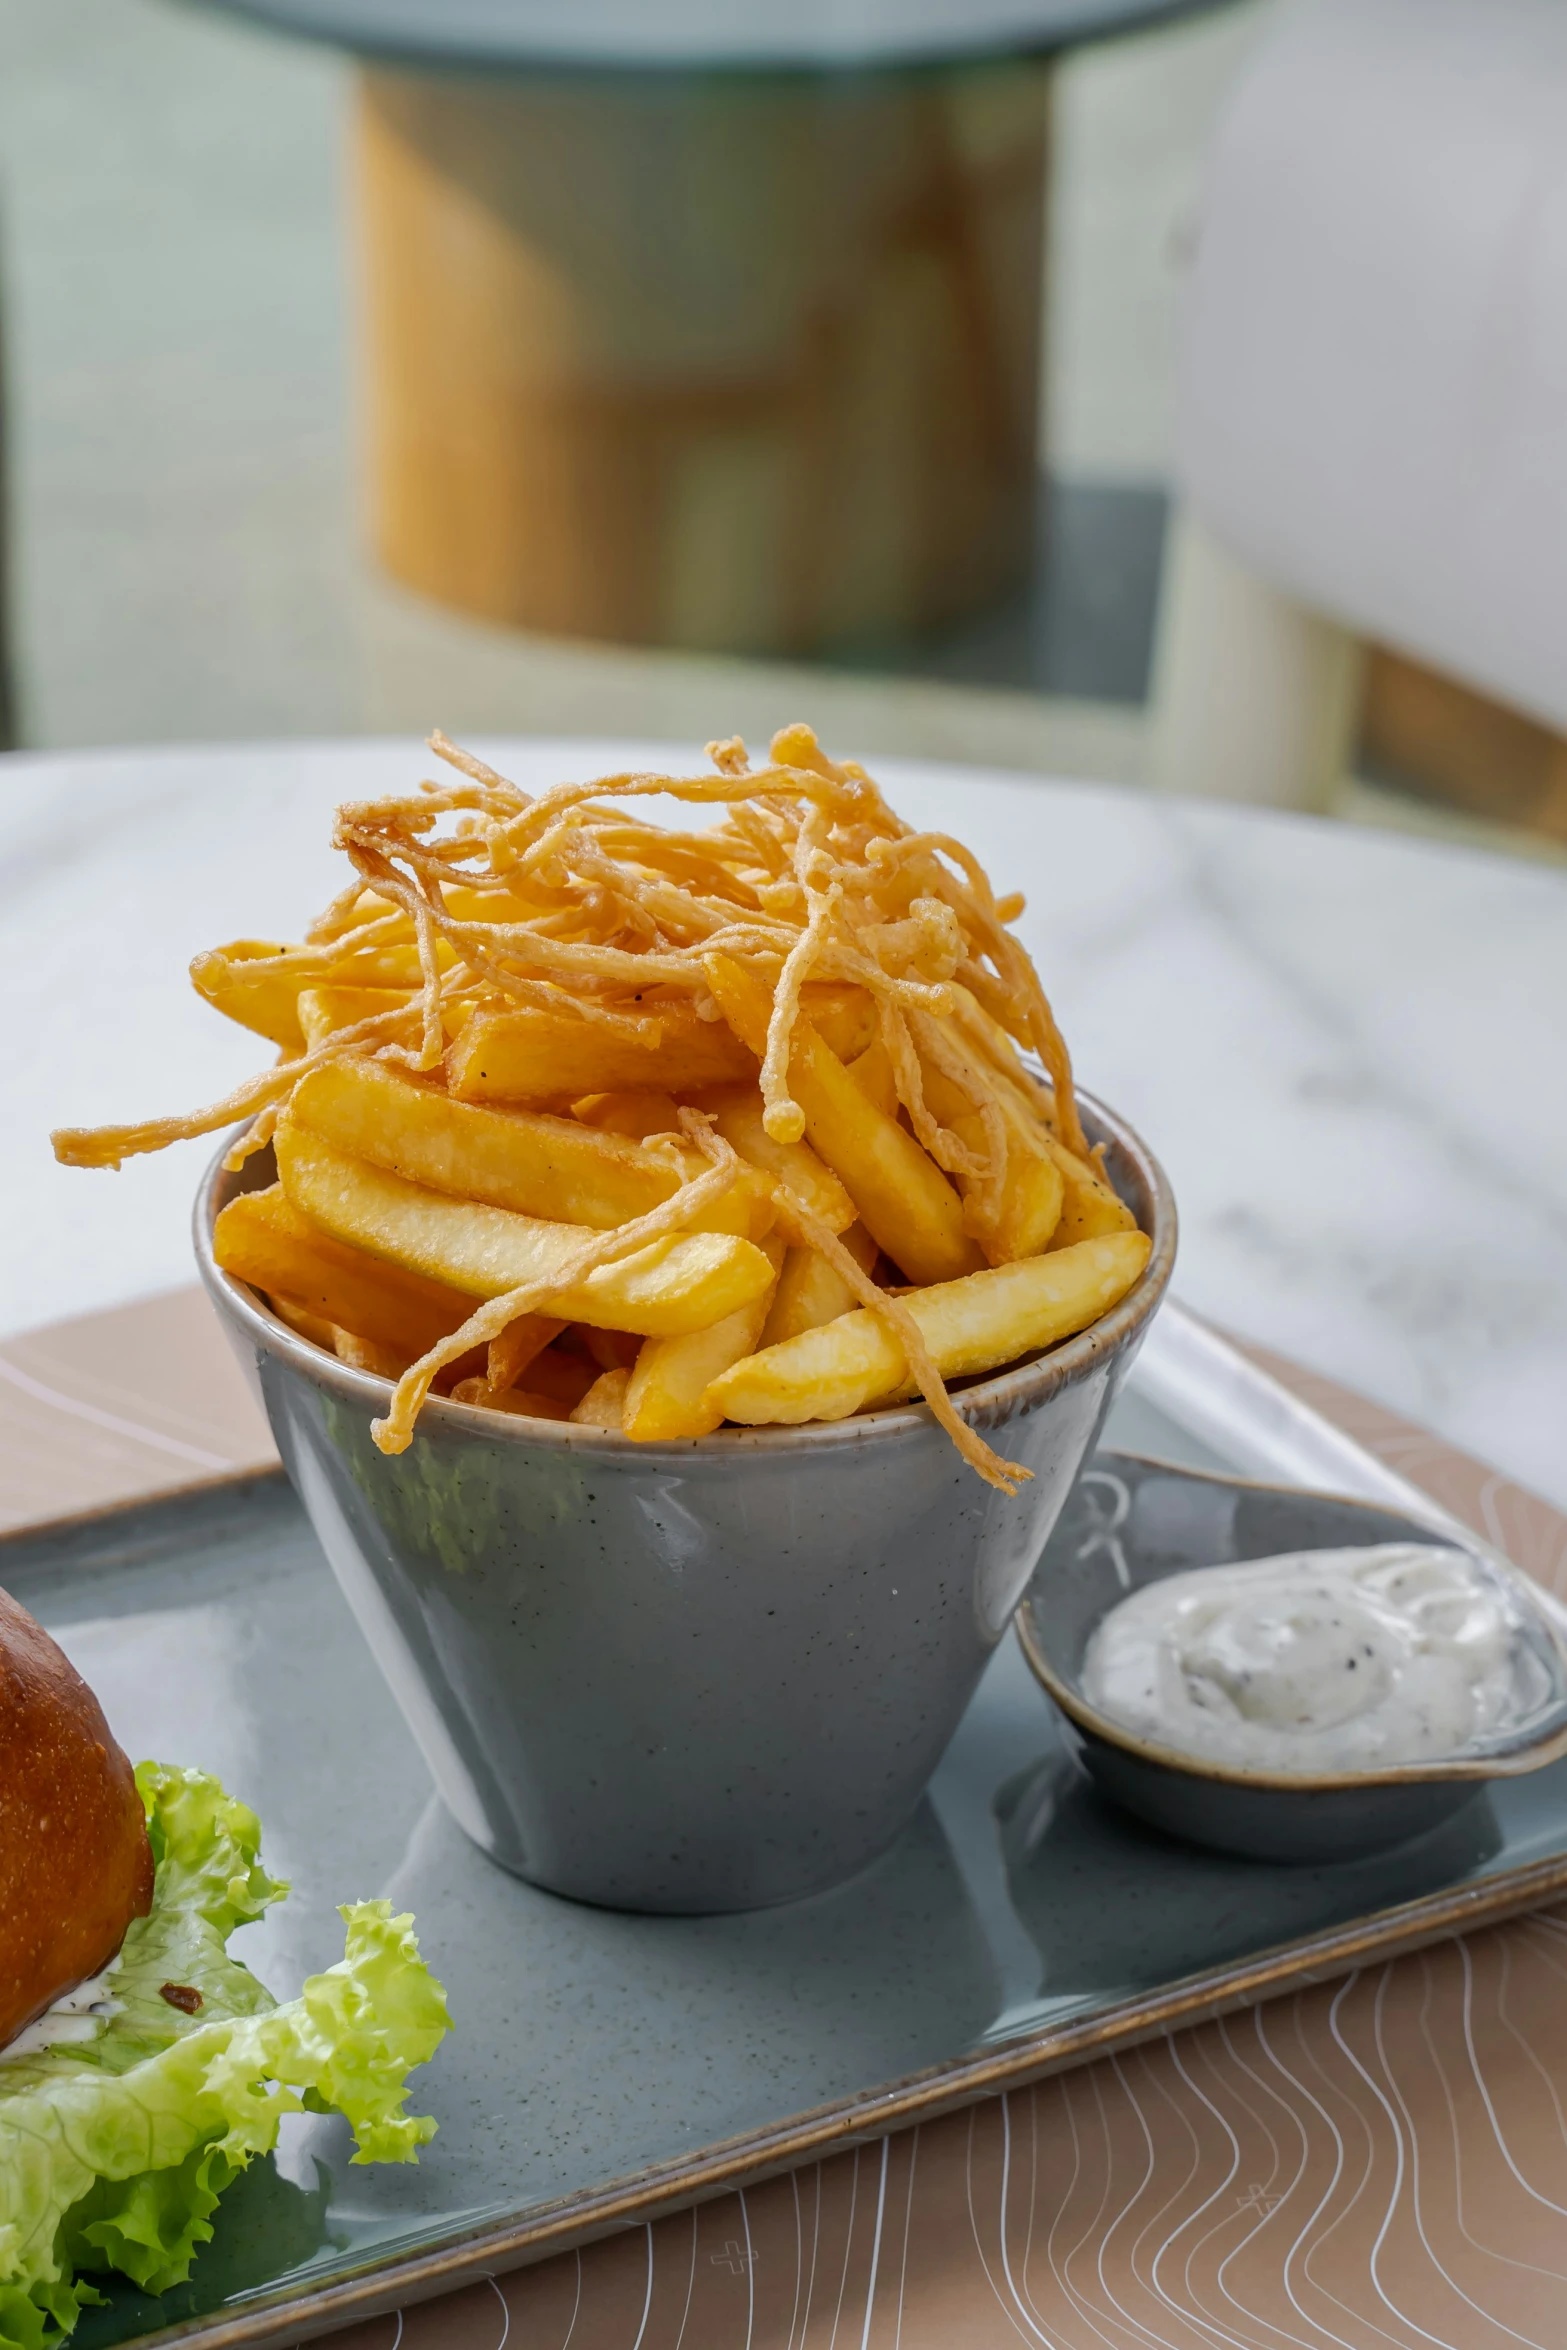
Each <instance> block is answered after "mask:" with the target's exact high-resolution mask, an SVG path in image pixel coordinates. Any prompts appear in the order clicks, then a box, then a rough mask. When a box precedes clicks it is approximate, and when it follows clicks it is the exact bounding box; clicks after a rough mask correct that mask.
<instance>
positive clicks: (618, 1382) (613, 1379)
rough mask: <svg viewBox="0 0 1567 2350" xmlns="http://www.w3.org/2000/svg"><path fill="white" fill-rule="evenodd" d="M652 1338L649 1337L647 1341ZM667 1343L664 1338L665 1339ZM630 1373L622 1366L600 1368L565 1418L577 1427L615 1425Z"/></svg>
mask: <svg viewBox="0 0 1567 2350" xmlns="http://www.w3.org/2000/svg"><path fill="white" fill-rule="evenodd" d="M654 1343H655V1342H654V1341H652V1340H649V1344H650V1345H651V1344H654ZM666 1343H667V1342H666ZM630 1377H631V1373H630V1372H629V1371H627V1370H625V1369H624V1368H617V1369H615V1370H613V1371H600V1373H599V1375H598V1377H597V1378H596V1379H595V1380H594V1382H593V1384H592V1386H591V1387H590V1388H589V1389H588V1392H587V1394H586V1395H585V1396H584V1397H583V1398H582V1401H581V1402H580V1403H576V1404H573V1405H572V1407H571V1410H570V1412H569V1413H568V1414H567V1418H568V1419H571V1420H574V1421H575V1422H576V1424H577V1426H578V1427H579V1428H618V1427H619V1426H620V1424H621V1420H622V1417H623V1415H624V1412H625V1408H626V1383H627V1381H628V1380H629V1379H630Z"/></svg>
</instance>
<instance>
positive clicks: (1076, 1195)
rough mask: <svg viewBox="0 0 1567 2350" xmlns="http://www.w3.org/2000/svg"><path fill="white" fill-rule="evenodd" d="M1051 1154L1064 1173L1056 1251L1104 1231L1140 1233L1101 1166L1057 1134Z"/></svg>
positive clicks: (1054, 1239)
mask: <svg viewBox="0 0 1567 2350" xmlns="http://www.w3.org/2000/svg"><path fill="white" fill-rule="evenodd" d="M1050 1155H1051V1157H1052V1158H1053V1159H1054V1160H1055V1163H1056V1165H1057V1166H1058V1167H1059V1168H1060V1170H1061V1180H1062V1186H1063V1192H1062V1200H1061V1218H1060V1221H1059V1223H1058V1224H1057V1225H1056V1228H1055V1231H1054V1233H1053V1235H1052V1236H1051V1240H1050V1246H1051V1248H1052V1249H1058V1248H1073V1247H1075V1246H1076V1244H1077V1242H1078V1241H1080V1240H1095V1239H1097V1238H1098V1236H1099V1235H1100V1233H1102V1232H1135V1231H1136V1229H1137V1218H1136V1217H1135V1216H1134V1215H1133V1214H1132V1211H1131V1209H1130V1208H1129V1207H1128V1206H1127V1204H1126V1202H1125V1200H1123V1199H1121V1198H1120V1197H1119V1196H1118V1195H1117V1194H1116V1193H1115V1192H1113V1191H1112V1190H1111V1188H1110V1186H1109V1184H1108V1183H1106V1181H1105V1179H1104V1177H1103V1176H1102V1175H1101V1174H1100V1173H1099V1170H1098V1168H1097V1167H1091V1166H1090V1165H1089V1163H1088V1161H1087V1160H1086V1159H1080V1158H1079V1157H1078V1156H1077V1154H1076V1152H1075V1151H1069V1150H1068V1149H1067V1148H1066V1147H1065V1145H1064V1144H1063V1143H1059V1142H1057V1141H1056V1139H1055V1137H1054V1136H1053V1135H1052V1136H1051V1138H1050Z"/></svg>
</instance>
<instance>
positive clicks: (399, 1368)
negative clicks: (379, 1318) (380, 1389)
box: [332, 1330, 414, 1379]
mask: <svg viewBox="0 0 1567 2350" xmlns="http://www.w3.org/2000/svg"><path fill="white" fill-rule="evenodd" d="M332 1351H333V1353H334V1354H335V1355H336V1356H337V1359H338V1361H339V1362H340V1363H347V1364H349V1365H350V1366H351V1367H352V1368H353V1369H354V1370H356V1371H374V1373H375V1375H376V1377H377V1378H378V1379H400V1378H401V1377H402V1375H403V1373H404V1372H405V1371H406V1370H407V1368H408V1366H409V1364H410V1363H411V1362H412V1361H413V1359H414V1358H413V1356H412V1355H405V1354H404V1353H403V1352H402V1351H401V1349H400V1348H398V1347H395V1346H378V1345H377V1344H376V1342H375V1340H374V1339H373V1338H356V1337H355V1335H354V1333H353V1331H352V1330H334V1332H333V1333H332Z"/></svg>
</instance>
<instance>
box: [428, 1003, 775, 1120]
mask: <svg viewBox="0 0 1567 2350" xmlns="http://www.w3.org/2000/svg"><path fill="white" fill-rule="evenodd" d="M755 1070H756V1064H755V1062H754V1061H753V1059H752V1057H751V1055H750V1054H749V1053H748V1052H747V1051H746V1050H745V1047H744V1046H743V1045H742V1044H740V1043H738V1042H737V1041H736V1039H735V1037H734V1036H733V1035H732V1034H731V1033H730V1031H729V1029H728V1028H726V1027H725V1025H724V1023H723V1022H722V1021H721V1020H699V1019H698V1018H697V1015H696V1012H695V1011H694V1009H693V1008H692V1006H691V1005H690V1004H689V1003H671V1004H660V1005H659V1006H658V1007H657V1009H656V1011H654V1010H652V1009H650V1010H648V1011H646V1012H640V1011H638V1012H635V1013H632V1012H628V1013H627V1015H626V1016H625V1017H624V1018H622V1019H619V1020H617V1021H615V1022H614V1023H611V1022H609V1021H604V1020H584V1019H581V1018H579V1017H577V1016H576V1015H575V1014H574V1013H571V1012H558V1013H557V1012H548V1011H535V1010H532V1009H527V1010H522V1011H516V1012H476V1013H475V1014H474V1016H473V1018H472V1019H471V1020H469V1021H468V1023H467V1025H466V1026H465V1027H464V1029H463V1031H462V1034H461V1035H460V1036H459V1037H458V1038H457V1040H456V1042H455V1044H453V1045H452V1046H451V1048H450V1050H449V1052H448V1054H447V1059H446V1076H447V1084H448V1086H449V1087H450V1089H451V1091H452V1093H453V1094H454V1095H455V1096H456V1098H457V1099H458V1100H459V1101H465V1102H541V1101H560V1100H562V1099H566V1100H572V1099H575V1098H577V1097H578V1096H580V1095H582V1094H585V1093H620V1092H626V1091H630V1090H639V1089H644V1088H650V1087H651V1088H655V1089H659V1090H664V1091H668V1092H671V1093H679V1092H682V1091H685V1090H687V1089H689V1088H691V1087H693V1086H702V1085H723V1084H726V1083H728V1082H729V1081H730V1080H731V1079H733V1078H738V1077H750V1076H754V1075H755Z"/></svg>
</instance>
